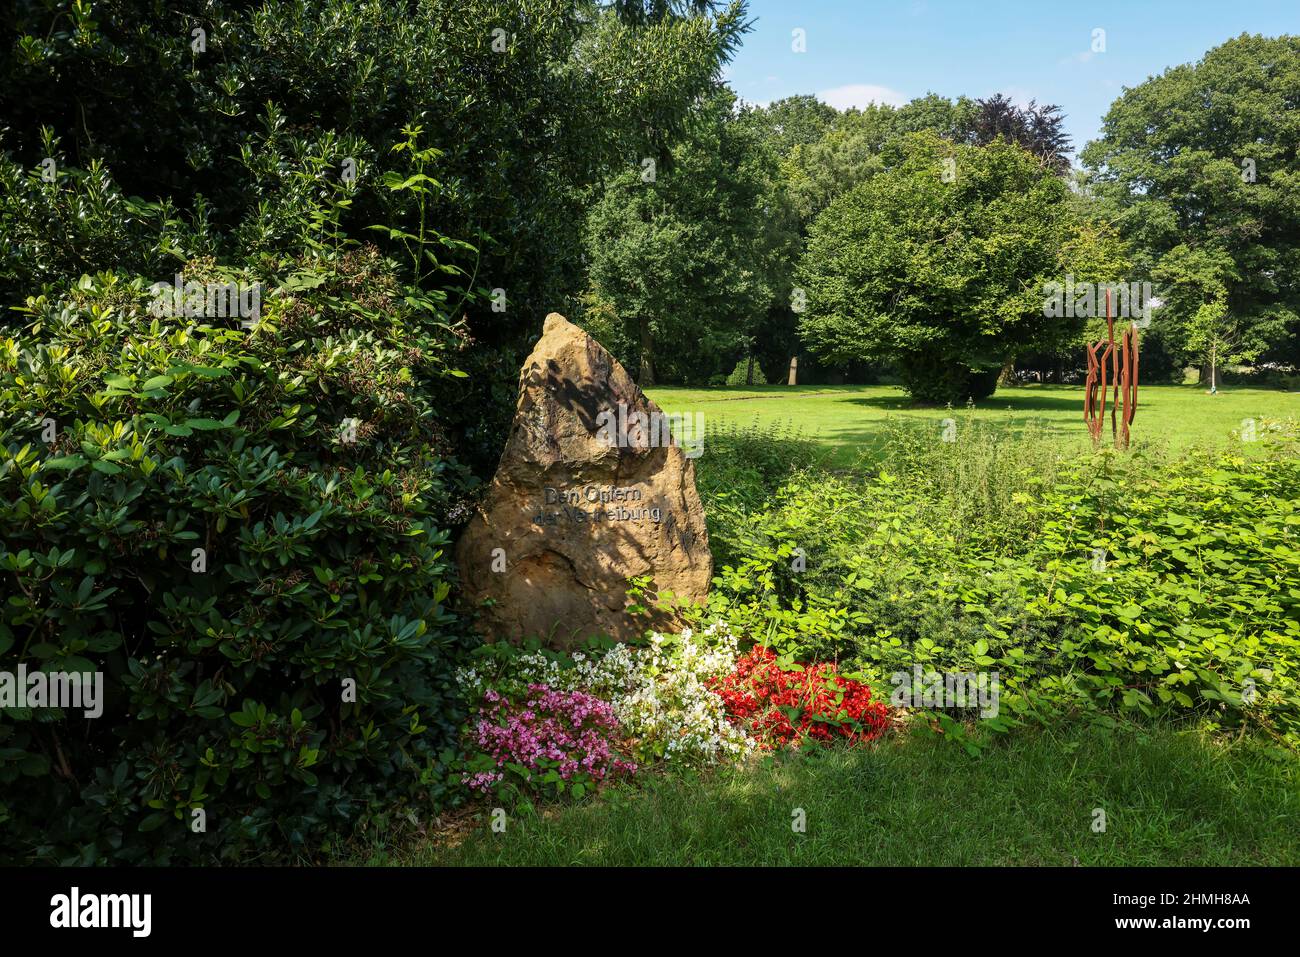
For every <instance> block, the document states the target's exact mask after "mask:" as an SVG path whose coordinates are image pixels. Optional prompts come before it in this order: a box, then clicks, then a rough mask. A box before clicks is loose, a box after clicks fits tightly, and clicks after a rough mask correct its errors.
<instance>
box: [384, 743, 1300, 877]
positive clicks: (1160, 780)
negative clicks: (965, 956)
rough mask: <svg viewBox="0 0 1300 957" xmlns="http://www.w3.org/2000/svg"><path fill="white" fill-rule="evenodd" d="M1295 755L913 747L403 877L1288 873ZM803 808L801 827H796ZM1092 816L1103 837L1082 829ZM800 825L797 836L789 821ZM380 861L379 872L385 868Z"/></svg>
mask: <svg viewBox="0 0 1300 957" xmlns="http://www.w3.org/2000/svg"><path fill="white" fill-rule="evenodd" d="M1298 768H1300V764H1298V763H1297V758H1296V756H1295V755H1291V754H1288V755H1286V756H1282V757H1275V756H1273V755H1272V754H1271V753H1270V752H1268V751H1266V749H1265V747H1264V746H1263V745H1262V744H1260V743H1258V742H1254V741H1249V740H1247V741H1244V742H1239V743H1236V744H1233V745H1231V746H1229V745H1227V744H1219V743H1214V742H1210V741H1207V740H1205V739H1203V738H1201V737H1199V736H1196V735H1193V734H1190V733H1185V732H1183V733H1180V732H1178V731H1176V730H1174V729H1170V728H1161V727H1155V728H1146V729H1141V730H1134V729H1129V730H1123V731H1111V732H1107V731H1102V730H1099V729H1093V728H1088V727H1083V726H1073V727H1067V728H1063V729H1056V730H1055V731H1029V730H1022V731H1021V732H1020V733H1017V734H1013V735H1009V736H1008V737H1006V738H1005V739H1002V740H999V741H998V742H997V743H996V744H994V745H993V746H991V747H990V748H988V749H987V750H985V751H984V752H983V753H982V754H981V755H979V756H978V757H973V758H972V757H970V756H969V755H967V754H966V753H965V752H964V751H962V750H961V749H960V748H957V747H955V746H952V745H950V744H946V743H944V742H941V741H934V740H930V739H923V738H919V737H916V736H908V737H901V738H895V739H891V740H889V741H887V742H885V743H882V744H880V745H877V746H875V747H871V748H863V749H856V750H846V749H832V750H829V751H826V752H822V753H818V754H816V755H814V756H811V757H806V756H802V755H798V754H787V755H782V756H778V757H768V758H763V759H758V760H756V761H754V762H751V764H749V765H748V766H745V767H736V768H724V769H720V770H717V771H714V772H710V773H692V772H685V773H677V774H653V773H651V774H645V775H644V776H643V777H642V778H641V779H640V781H639V784H638V785H636V786H619V787H615V788H610V789H607V790H606V791H604V792H602V794H601V795H600V796H599V797H598V798H596V799H594V800H592V801H589V802H587V803H585V804H579V805H574V806H554V807H551V808H548V809H545V810H543V811H540V812H539V811H527V810H525V811H519V812H515V813H514V814H512V815H511V817H510V823H509V824H508V826H507V828H506V831H505V833H504V834H494V833H492V832H491V831H490V829H489V827H488V823H487V819H486V817H484V819H483V820H482V821H480V822H478V823H476V824H475V825H474V826H473V827H472V829H471V830H470V832H469V833H468V834H467V835H465V839H464V841H463V842H462V843H460V844H459V845H458V846H456V847H454V848H447V847H439V846H435V845H425V846H423V847H420V848H416V849H414V851H413V852H411V853H407V854H399V855H398V857H399V858H400V859H401V860H402V861H403V862H406V863H413V864H477V865H484V864H505V865H547V864H593V865H618V866H636V865H640V866H647V865H650V866H653V865H662V866H668V865H764V864H766V865H809V864H811V865H834V864H852V865H1013V864H1031V865H1034V864H1036V865H1064V866H1069V865H1074V864H1081V865H1129V866H1132V865H1138V866H1145V865H1229V866H1231V865H1255V864H1274V865H1295V864H1297V863H1300V790H1298V789H1297V770H1298ZM800 812H802V814H801V813H800ZM1098 812H1104V815H1105V829H1104V831H1098V830H1094V824H1095V822H1098V821H1100V820H1101V818H1100V816H1099V813H1098ZM801 820H802V821H803V822H804V824H805V827H804V829H803V831H802V832H800V831H799V830H797V829H796V827H795V826H794V825H796V824H797V823H799V822H800V821H801ZM384 862H391V861H390V860H388V859H387V858H386V857H385V859H384Z"/></svg>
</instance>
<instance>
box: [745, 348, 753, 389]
mask: <svg viewBox="0 0 1300 957" xmlns="http://www.w3.org/2000/svg"><path fill="white" fill-rule="evenodd" d="M753 384H754V357H753V355H752V354H751V355H750V357H749V368H748V369H746V370H745V385H753Z"/></svg>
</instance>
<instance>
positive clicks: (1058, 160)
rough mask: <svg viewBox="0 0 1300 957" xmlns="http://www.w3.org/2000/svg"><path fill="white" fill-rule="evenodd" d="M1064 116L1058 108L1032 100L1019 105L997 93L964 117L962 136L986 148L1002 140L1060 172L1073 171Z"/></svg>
mask: <svg viewBox="0 0 1300 957" xmlns="http://www.w3.org/2000/svg"><path fill="white" fill-rule="evenodd" d="M1064 122H1065V115H1064V114H1063V113H1062V112H1061V108H1060V107H1059V106H1040V105H1039V104H1038V103H1037V102H1036V101H1034V100H1030V101H1029V105H1028V106H1024V107H1020V106H1017V105H1016V104H1015V103H1014V102H1012V100H1011V99H1010V97H1007V96H1005V95H1004V94H1002V93H995V94H994V95H993V96H991V97H989V98H988V99H984V100H976V101H975V108H974V110H973V111H971V113H970V114H969V115H968V116H967V117H965V118H964V122H963V124H962V127H961V135H962V137H963V138H964V139H965V140H966V142H968V143H974V144H976V145H977V146H985V145H987V144H989V143H992V142H993V141H994V140H996V139H998V138H999V137H1001V138H1002V139H1005V140H1007V141H1008V142H1011V143H1016V144H1018V145H1020V146H1022V147H1024V148H1025V149H1026V150H1028V151H1029V152H1030V153H1032V154H1033V155H1034V156H1037V157H1038V158H1039V159H1040V160H1042V161H1043V163H1045V164H1046V165H1047V166H1048V167H1050V168H1051V169H1052V170H1054V171H1055V172H1057V173H1061V174H1064V173H1065V172H1067V171H1068V170H1069V168H1070V137H1069V136H1068V135H1067V134H1066V132H1065V131H1064V130H1063V129H1062V128H1061V125H1062V124H1063V123H1064Z"/></svg>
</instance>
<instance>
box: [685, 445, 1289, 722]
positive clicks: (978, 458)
mask: <svg viewBox="0 0 1300 957" xmlns="http://www.w3.org/2000/svg"><path fill="white" fill-rule="evenodd" d="M961 428H962V426H961V424H960V423H959V424H958V429H959V434H960V430H961ZM1259 438H1260V441H1259V442H1257V443H1255V444H1253V445H1252V446H1251V448H1252V453H1251V454H1249V455H1247V454H1245V452H1244V448H1245V447H1242V448H1239V449H1238V450H1233V451H1226V452H1225V451H1192V452H1189V453H1186V454H1185V455H1183V456H1181V457H1180V458H1177V459H1165V458H1163V457H1160V456H1156V457H1153V458H1143V457H1141V456H1139V455H1135V454H1134V455H1121V454H1117V453H1114V452H1113V451H1109V450H1107V451H1103V452H1101V453H1086V454H1083V455H1077V454H1076V455H1073V456H1063V455H1062V454H1061V453H1060V452H1059V449H1057V448H1055V447H1054V446H1053V443H1051V442H1050V440H1048V439H1047V438H1046V437H1040V438H1039V439H1032V438H1027V437H1025V436H1024V435H1020V436H1018V437H1017V436H1013V435H1008V436H1005V437H1003V438H997V437H995V436H993V435H991V434H990V435H986V436H984V437H983V438H982V439H981V438H979V436H978V435H977V434H973V433H971V432H966V433H964V434H962V437H961V438H959V439H958V441H957V442H955V443H943V442H941V440H940V438H939V436H938V435H937V434H935V435H930V436H929V437H928V439H927V438H926V437H925V435H924V434H923V433H910V432H909V433H904V432H899V433H896V434H895V435H894V436H893V437H892V439H891V442H890V443H889V447H887V448H886V450H885V451H884V453H883V461H884V462H885V463H886V464H885V466H884V467H883V468H882V469H881V470H880V471H878V472H876V473H874V474H870V475H867V474H859V475H832V474H827V473H825V472H821V471H817V470H808V471H804V472H800V473H798V474H796V475H794V476H793V477H792V478H791V479H790V480H788V481H786V482H785V483H784V484H783V485H782V486H781V487H780V488H778V489H777V490H776V491H775V493H774V494H773V496H772V499H771V500H770V501H767V502H762V503H759V504H757V505H755V504H753V503H750V502H744V501H741V500H739V499H736V498H729V497H722V498H712V499H709V500H708V502H707V504H708V508H709V510H710V532H711V536H712V538H711V543H712V545H713V547H714V551H715V555H719V556H722V557H720V558H719V561H718V570H717V572H716V578H715V584H716V587H715V589H714V592H713V594H712V595H711V596H710V603H711V609H710V610H711V612H713V613H716V614H722V615H724V616H725V617H726V618H727V619H728V620H729V621H730V623H731V625H732V627H733V629H734V630H735V631H736V633H737V634H740V635H743V636H745V637H747V638H750V639H753V640H759V641H763V642H765V643H767V644H770V645H772V646H774V647H775V648H776V649H777V650H778V651H780V652H781V653H782V654H783V655H784V656H785V657H786V658H787V660H808V659H821V660H836V661H839V662H841V663H842V665H844V666H845V667H847V668H856V669H858V670H859V672H860V673H862V674H864V675H866V676H867V677H868V678H869V679H870V680H872V681H873V683H875V684H876V685H877V686H878V688H880V690H882V691H883V692H885V693H886V694H887V693H888V692H889V691H890V690H891V689H890V685H889V683H888V679H889V676H890V675H892V674H893V673H895V672H897V671H906V670H910V669H911V668H912V667H913V666H914V665H917V664H919V665H921V666H922V667H923V668H924V669H926V670H931V669H932V670H934V671H941V672H942V671H948V672H971V671H990V672H991V671H997V672H999V673H1000V675H1001V681H1002V707H1003V708H1007V709H1009V710H1010V712H1011V713H1013V714H1019V715H1022V716H1026V715H1038V716H1040V717H1046V716H1048V715H1052V714H1057V713H1060V712H1061V711H1063V710H1082V711H1084V712H1086V713H1090V714H1094V715H1103V714H1105V713H1128V714H1133V715H1143V716H1147V717H1155V716H1158V715H1165V714H1175V715H1194V716H1197V717H1198V718H1199V719H1201V720H1202V721H1206V722H1209V723H1210V724H1212V725H1216V726H1220V725H1222V726H1228V725H1231V726H1240V725H1242V724H1245V725H1248V726H1252V727H1256V728H1261V729H1264V733H1265V734H1266V735H1270V736H1272V737H1274V738H1275V739H1276V740H1279V741H1283V742H1286V743H1287V744H1288V745H1289V746H1291V747H1297V746H1300V686H1298V685H1297V676H1298V675H1300V653H1298V652H1297V649H1298V648H1300V549H1298V548H1297V540H1296V536H1297V529H1300V513H1298V511H1297V505H1296V503H1297V501H1300V455H1297V442H1296V434H1295V427H1294V425H1285V424H1282V423H1264V424H1263V426H1262V427H1261V428H1260V429H1259ZM927 442H928V446H927ZM945 460H946V461H945ZM891 467H892V468H893V469H895V470H894V471H891V470H890V468H891ZM719 512H720V513H721V514H718V513H719ZM724 536H729V537H730V540H729V541H727V540H723V539H724Z"/></svg>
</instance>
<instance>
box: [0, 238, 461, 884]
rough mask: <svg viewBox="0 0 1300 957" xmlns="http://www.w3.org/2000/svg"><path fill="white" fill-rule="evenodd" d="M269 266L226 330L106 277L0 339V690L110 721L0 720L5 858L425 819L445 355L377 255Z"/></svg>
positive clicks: (199, 272) (301, 839) (444, 630)
mask: <svg viewBox="0 0 1300 957" xmlns="http://www.w3.org/2000/svg"><path fill="white" fill-rule="evenodd" d="M262 267H263V271H262V272H261V274H260V275H259V276H257V277H255V278H257V279H259V280H261V281H262V282H264V283H265V285H264V286H263V296H262V303H261V314H260V318H259V319H257V320H254V321H252V322H251V323H250V324H249V326H248V327H246V326H245V323H243V322H241V319H240V318H239V317H233V318H185V317H183V316H182V317H178V318H167V317H165V316H164V317H159V316H155V315H150V314H149V309H150V306H151V304H152V303H153V302H154V300H153V299H152V297H151V295H150V293H149V291H148V290H147V289H146V287H145V281H144V280H142V279H127V278H124V277H121V276H118V275H112V274H101V275H97V276H95V277H84V278H83V279H82V280H81V281H80V282H79V283H77V284H76V286H75V287H74V288H72V289H70V290H68V292H67V294H66V295H65V296H62V297H57V298H56V297H53V296H40V297H34V298H32V299H30V300H28V304H27V306H26V308H25V309H24V310H23V312H24V314H25V315H26V317H27V323H26V325H25V327H24V328H22V329H21V330H19V331H17V332H16V333H15V334H13V335H11V336H9V337H7V338H0V404H2V405H3V408H4V416H3V418H2V419H0V450H2V452H3V459H0V530H2V533H3V534H2V536H0V590H2V591H3V593H4V595H5V596H6V601H5V603H4V605H3V606H2V607H0V670H4V671H10V672H13V671H15V670H16V669H17V667H18V666H19V665H20V664H22V665H26V666H27V667H28V668H29V669H37V668H40V669H44V670H46V671H90V670H97V671H99V672H102V673H103V675H104V676H105V697H106V703H105V706H104V711H103V715H102V716H101V717H99V718H98V719H89V718H86V717H83V715H82V713H81V712H80V711H75V712H74V711H68V712H64V711H53V710H16V711H8V710H7V711H5V712H4V713H3V715H2V716H0V860H6V861H45V862H81V863H87V864H92V863H101V862H105V861H126V862H167V861H180V860H184V861H212V860H250V859H254V858H260V859H263V860H266V859H277V858H285V857H292V858H305V857H312V856H315V855H317V854H319V853H320V852H322V851H323V850H325V849H327V847H328V845H329V843H330V842H334V841H340V840H343V839H346V837H347V836H348V835H349V833H350V832H351V830H352V829H353V828H354V827H356V826H358V825H361V824H364V823H366V822H367V821H368V820H372V819H373V818H374V816H375V815H376V814H377V813H383V814H387V813H397V812H398V811H399V810H401V809H402V808H403V807H409V808H412V809H414V810H418V809H419V808H420V807H421V806H424V807H427V806H428V805H429V804H430V801H431V800H432V801H437V800H440V799H442V798H444V797H445V796H446V788H447V784H446V778H445V774H444V771H445V768H446V766H447V762H449V761H450V760H451V759H452V757H453V754H452V753H451V749H452V748H453V747H454V744H455V739H456V733H457V729H458V727H459V725H460V723H461V722H462V721H463V718H464V715H463V713H462V706H461V703H460V700H459V696H458V694H457V692H456V687H455V681H454V674H453V673H454V669H455V667H456V666H457V664H458V663H459V662H460V661H462V660H463V655H464V653H465V651H466V650H467V648H468V646H469V645H470V644H471V640H470V638H469V637H468V636H467V633H466V630H465V629H464V628H463V627H462V625H461V623H460V622H458V621H457V619H456V618H455V617H454V616H453V615H451V614H450V613H449V612H448V610H447V608H446V607H445V603H446V601H447V598H448V594H449V591H450V584H449V569H448V563H447V559H446V556H445V552H446V549H447V546H448V541H449V535H448V532H447V527H448V524H449V522H452V521H455V520H456V517H457V513H458V512H461V511H463V506H460V505H459V504H458V502H459V498H460V496H461V495H462V493H463V492H464V490H465V489H466V487H467V482H468V479H467V478H466V476H465V475H464V473H463V471H462V470H461V469H460V467H458V466H457V465H456V464H455V461H454V460H453V459H452V458H451V457H450V456H449V449H448V444H447V438H446V436H445V434H444V428H443V425H442V423H441V422H440V417H439V412H438V410H439V408H440V407H448V406H450V405H452V404H453V396H454V392H453V391H451V390H452V389H454V388H457V387H456V386H454V383H455V382H457V381H459V380H458V379H457V378H456V377H457V375H458V373H456V372H454V371H453V369H452V366H451V363H452V362H453V361H454V358H455V356H454V351H455V350H456V349H457V347H458V330H457V329H454V328H452V327H451V326H449V325H448V324H447V323H446V321H444V320H443V318H442V312H441V310H440V309H439V308H438V307H437V305H436V303H435V302H433V301H431V300H430V299H429V298H427V297H424V296H422V295H421V294H420V293H418V292H416V291H414V290H411V289H408V288H405V287H403V286H401V285H400V284H399V283H398V282H397V281H396V280H395V278H394V275H393V271H392V267H391V266H390V265H389V264H388V263H386V262H385V261H384V260H383V259H382V258H381V257H380V256H379V255H378V253H377V252H376V251H375V250H373V249H369V248H360V249H357V248H353V249H349V250H346V251H344V252H341V253H337V254H335V253H328V254H326V253H321V254H319V255H312V256H300V257H296V258H293V259H280V260H276V259H274V258H272V257H269V256H268V257H265V258H264V259H263V261H262ZM185 278H186V280H193V281H197V282H200V283H204V282H209V281H212V282H218V281H225V280H228V279H238V278H252V277H245V276H242V274H235V273H230V272H227V271H223V270H220V269H218V268H217V267H216V266H215V264H214V263H212V262H211V261H193V262H190V263H189V264H187V266H186V267H185ZM47 440H48V441H47ZM353 683H354V685H355V695H354V697H353V696H352V694H351V692H350V691H349V689H350V688H351V687H352V686H353ZM197 809H202V810H203V811H204V812H205V815H206V830H204V831H201V832H195V830H194V828H193V825H194V823H195V820H196V818H195V815H194V813H193V812H194V811H195V810H197Z"/></svg>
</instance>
